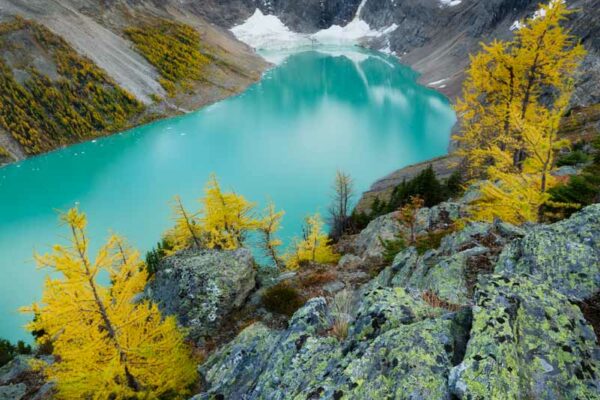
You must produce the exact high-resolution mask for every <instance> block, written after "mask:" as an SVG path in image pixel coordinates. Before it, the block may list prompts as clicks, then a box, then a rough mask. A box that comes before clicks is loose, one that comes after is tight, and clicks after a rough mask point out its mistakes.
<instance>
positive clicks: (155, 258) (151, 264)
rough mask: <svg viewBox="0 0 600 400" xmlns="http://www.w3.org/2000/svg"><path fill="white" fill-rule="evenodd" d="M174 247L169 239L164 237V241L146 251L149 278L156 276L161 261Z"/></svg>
mask: <svg viewBox="0 0 600 400" xmlns="http://www.w3.org/2000/svg"><path fill="white" fill-rule="evenodd" d="M172 249H173V246H172V245H171V244H170V243H169V241H168V240H167V239H162V241H160V242H158V243H157V244H156V247H154V248H153V249H152V250H150V251H149V252H147V253H146V269H147V270H148V278H151V277H152V276H154V274H155V273H156V271H157V270H158V267H159V265H160V262H161V261H162V259H163V258H165V257H166V256H167V254H168V252H169V251H170V250H172Z"/></svg>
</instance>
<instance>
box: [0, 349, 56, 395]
mask: <svg viewBox="0 0 600 400" xmlns="http://www.w3.org/2000/svg"><path fill="white" fill-rule="evenodd" d="M41 358H43V359H44V361H45V362H48V363H51V362H52V361H53V359H52V358H51V357H48V356H41ZM33 359H34V357H33V356H25V355H18V356H17V357H15V358H14V359H13V360H12V361H10V362H9V363H8V364H6V365H4V366H2V367H0V400H25V399H28V400H46V399H51V398H52V392H53V388H54V383H53V382H45V381H44V378H43V376H42V373H41V372H40V371H33V370H32V368H31V366H30V362H31V361H32V360H33Z"/></svg>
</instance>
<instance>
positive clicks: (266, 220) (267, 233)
mask: <svg viewBox="0 0 600 400" xmlns="http://www.w3.org/2000/svg"><path fill="white" fill-rule="evenodd" d="M284 215H285V212H284V211H277V210H276V208H275V204H274V203H273V202H270V203H269V204H268V205H267V208H266V209H265V211H264V216H263V218H262V220H261V221H260V224H259V226H258V232H259V233H260V235H261V238H260V246H261V248H262V249H263V251H264V252H265V253H266V255H267V257H269V258H270V259H271V261H273V264H275V266H276V267H277V268H279V269H281V268H282V267H283V262H282V260H281V257H280V256H279V251H278V248H279V247H280V246H281V245H282V244H283V242H282V241H281V240H280V239H278V238H277V236H276V234H277V231H279V229H280V227H281V220H282V219H283V216H284Z"/></svg>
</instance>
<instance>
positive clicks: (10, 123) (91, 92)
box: [0, 17, 143, 154]
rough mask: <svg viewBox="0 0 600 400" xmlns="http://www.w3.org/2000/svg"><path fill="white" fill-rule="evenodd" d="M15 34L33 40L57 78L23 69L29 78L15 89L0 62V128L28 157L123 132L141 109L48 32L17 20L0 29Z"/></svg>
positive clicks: (40, 27)
mask: <svg viewBox="0 0 600 400" xmlns="http://www.w3.org/2000/svg"><path fill="white" fill-rule="evenodd" d="M16 30H22V31H25V32H26V33H28V34H30V35H31V36H32V37H33V38H34V40H35V41H36V42H37V43H38V44H39V46H40V47H42V48H43V49H44V51H45V52H46V53H48V55H49V56H50V57H51V58H52V61H53V62H54V63H55V64H56V66H57V72H58V74H59V78H58V79H57V80H51V79H50V78H48V77H47V76H45V75H43V74H41V73H40V72H39V71H38V70H37V69H36V68H35V67H34V66H33V65H29V66H27V67H26V72H27V73H28V75H29V78H28V79H27V80H26V81H25V82H24V83H23V84H20V83H19V82H17V80H16V79H15V77H14V76H13V73H12V71H11V69H10V68H9V67H8V66H7V65H6V64H5V63H4V61H3V60H2V59H0V97H1V99H0V126H2V127H3V128H4V129H6V130H7V131H8V132H10V133H11V134H12V136H13V137H14V138H15V139H16V140H17V141H18V142H19V143H20V144H21V145H22V146H23V148H24V149H25V151H26V152H27V153H28V154H37V153H41V152H45V151H49V150H51V149H53V148H56V147H58V146H61V145H65V144H69V143H73V142H77V141H80V140H83V139H86V138H90V137H94V136H98V135H100V134H102V133H105V132H112V131H116V130H120V129H124V128H126V127H128V126H129V125H130V120H131V118H132V117H133V116H134V115H135V114H137V113H139V112H141V111H142V110H143V105H142V104H141V103H139V102H138V101H137V100H136V99H135V98H134V97H133V96H132V95H131V94H130V93H128V92H126V91H125V90H123V89H122V88H120V87H119V86H118V85H117V84H116V83H115V82H113V81H112V80H111V79H110V78H109V77H108V76H107V75H106V74H105V73H104V71H102V70H100V69H99V68H98V67H97V66H96V65H95V64H94V63H93V62H92V61H90V60H88V59H87V58H84V57H82V56H80V55H78V54H77V53H76V52H75V51H74V50H73V49H72V48H71V47H70V46H69V45H68V44H67V43H66V42H65V41H64V40H63V39H61V38H60V37H58V36H56V35H54V34H53V33H52V32H50V31H49V30H48V29H46V28H44V27H43V26H41V25H38V24H36V23H34V22H32V21H28V20H25V19H22V18H18V17H17V18H16V19H15V20H14V21H11V22H7V23H4V24H0V36H1V35H4V34H7V33H9V32H12V31H16Z"/></svg>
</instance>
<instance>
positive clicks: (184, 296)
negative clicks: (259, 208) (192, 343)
mask: <svg viewBox="0 0 600 400" xmlns="http://www.w3.org/2000/svg"><path fill="white" fill-rule="evenodd" d="M255 286H256V270H255V267H254V260H253V258H252V254H251V253H250V251H249V250H247V249H240V250H235V251H219V250H201V251H200V250H188V251H183V252H180V253H177V254H175V255H173V256H171V257H167V258H165V259H164V260H163V261H162V262H161V264H160V266H159V268H158V271H157V272H156V276H155V278H154V280H153V281H152V282H151V283H150V285H149V287H148V289H147V292H148V294H149V296H150V297H151V298H152V299H153V300H155V301H156V302H158V304H159V307H160V308H161V310H162V311H163V312H164V313H165V314H173V315H176V316H177V318H178V321H179V323H180V324H181V325H183V326H185V327H187V328H189V329H190V331H189V335H190V337H191V338H192V339H193V340H202V339H203V338H204V337H205V336H209V335H211V334H212V333H214V332H215V331H216V330H217V329H218V327H219V326H220V324H221V323H222V321H223V320H224V318H226V317H227V315H228V314H229V313H230V312H231V311H232V310H234V309H236V308H238V307H240V306H241V305H242V304H243V303H244V301H245V300H246V299H247V297H248V295H249V294H250V292H252V290H253V289H254V287H255Z"/></svg>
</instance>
